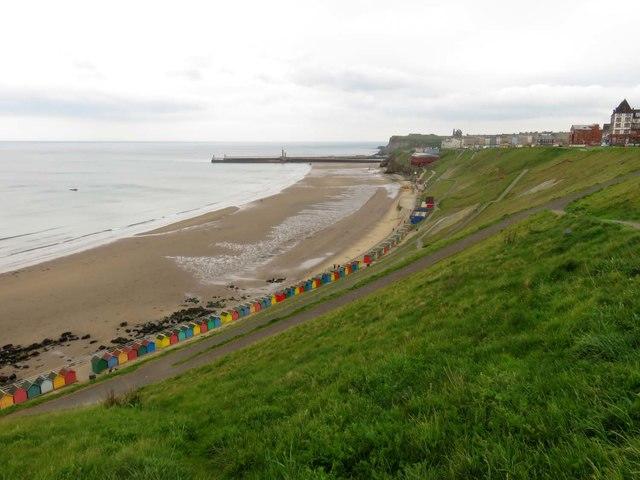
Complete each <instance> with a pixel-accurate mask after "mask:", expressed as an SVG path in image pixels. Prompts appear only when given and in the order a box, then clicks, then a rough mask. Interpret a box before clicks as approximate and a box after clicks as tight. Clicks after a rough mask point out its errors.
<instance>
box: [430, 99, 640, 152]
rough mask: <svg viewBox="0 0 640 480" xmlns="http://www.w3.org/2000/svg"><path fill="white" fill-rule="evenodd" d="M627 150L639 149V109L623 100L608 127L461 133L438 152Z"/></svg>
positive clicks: (451, 138)
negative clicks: (563, 148)
mask: <svg viewBox="0 0 640 480" xmlns="http://www.w3.org/2000/svg"><path fill="white" fill-rule="evenodd" d="M599 145H611V146H631V145H640V109H637V108H636V109H634V108H631V105H629V102H628V101H627V100H626V99H625V100H623V101H622V102H620V105H618V106H617V107H616V108H615V109H614V110H613V112H612V113H611V118H610V121H609V123H605V124H603V125H602V127H601V126H600V124H599V123H592V124H588V125H572V126H571V128H570V130H569V131H568V132H551V131H544V132H519V133H505V134H496V135H463V134H462V131H461V130H454V131H453V134H452V135H451V136H449V137H445V138H444V139H443V140H442V143H441V148H443V149H456V148H490V147H534V146H599Z"/></svg>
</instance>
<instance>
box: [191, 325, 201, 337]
mask: <svg viewBox="0 0 640 480" xmlns="http://www.w3.org/2000/svg"><path fill="white" fill-rule="evenodd" d="M189 328H190V329H191V331H192V332H193V336H194V337H195V336H196V335H200V334H201V333H202V330H201V329H200V325H199V324H198V323H197V322H189Z"/></svg>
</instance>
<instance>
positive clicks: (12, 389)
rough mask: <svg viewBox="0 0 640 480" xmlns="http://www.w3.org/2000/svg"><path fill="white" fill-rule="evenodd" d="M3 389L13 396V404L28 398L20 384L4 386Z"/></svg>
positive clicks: (18, 403)
mask: <svg viewBox="0 0 640 480" xmlns="http://www.w3.org/2000/svg"><path fill="white" fill-rule="evenodd" d="M5 391H6V392H7V393H9V395H12V396H13V404H14V405H20V404H21V403H24V402H26V401H27V400H28V399H29V396H28V395H27V391H26V390H25V389H24V388H23V387H22V386H20V385H10V386H9V387H7V388H5Z"/></svg>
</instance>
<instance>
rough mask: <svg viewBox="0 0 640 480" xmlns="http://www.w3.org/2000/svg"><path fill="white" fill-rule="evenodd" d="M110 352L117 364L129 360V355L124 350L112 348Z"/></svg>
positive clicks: (122, 363)
mask: <svg viewBox="0 0 640 480" xmlns="http://www.w3.org/2000/svg"><path fill="white" fill-rule="evenodd" d="M112 353H113V356H114V357H116V358H117V359H118V365H124V364H125V363H127V362H128V361H129V355H127V352H125V351H124V350H114V351H113V352H112Z"/></svg>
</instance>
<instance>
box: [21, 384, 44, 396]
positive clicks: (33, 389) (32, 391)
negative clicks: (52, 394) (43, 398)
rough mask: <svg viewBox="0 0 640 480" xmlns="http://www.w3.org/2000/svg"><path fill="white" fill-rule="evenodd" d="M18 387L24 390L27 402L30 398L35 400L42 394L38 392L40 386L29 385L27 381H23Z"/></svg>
mask: <svg viewBox="0 0 640 480" xmlns="http://www.w3.org/2000/svg"><path fill="white" fill-rule="evenodd" d="M20 387H21V388H23V389H24V390H26V392H27V398H28V399H29V400H31V399H32V398H36V397H39V396H40V395H42V392H41V391H40V385H37V384H36V383H31V382H29V381H24V382H22V383H21V384H20Z"/></svg>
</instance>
